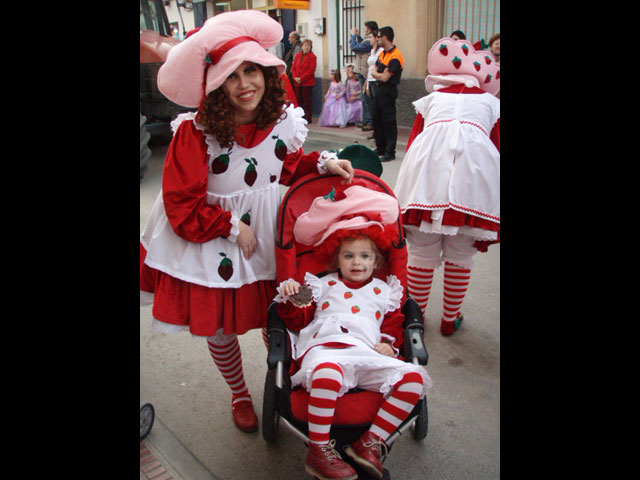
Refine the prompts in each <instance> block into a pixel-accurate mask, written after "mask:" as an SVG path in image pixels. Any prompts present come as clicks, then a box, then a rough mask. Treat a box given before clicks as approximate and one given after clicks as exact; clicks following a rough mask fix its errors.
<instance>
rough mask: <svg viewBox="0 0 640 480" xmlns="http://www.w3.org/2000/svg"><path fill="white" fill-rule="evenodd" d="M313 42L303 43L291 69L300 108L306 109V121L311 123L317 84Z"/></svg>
mask: <svg viewBox="0 0 640 480" xmlns="http://www.w3.org/2000/svg"><path fill="white" fill-rule="evenodd" d="M312 48H313V42H311V40H305V41H304V42H302V51H301V52H300V53H298V55H296V58H295V59H294V60H293V66H292V67H291V76H292V77H293V82H294V84H293V89H294V91H295V93H296V99H297V100H298V106H300V107H302V108H303V109H304V119H305V120H306V121H307V122H309V123H311V114H312V110H313V99H312V97H311V92H312V91H313V87H314V86H315V84H316V79H315V72H316V56H315V54H314V53H313V52H312V51H311V49H312Z"/></svg>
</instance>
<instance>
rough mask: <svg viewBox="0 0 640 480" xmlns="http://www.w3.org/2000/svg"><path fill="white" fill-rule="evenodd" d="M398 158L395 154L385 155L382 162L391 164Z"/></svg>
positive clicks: (381, 159) (381, 158)
mask: <svg viewBox="0 0 640 480" xmlns="http://www.w3.org/2000/svg"><path fill="white" fill-rule="evenodd" d="M395 159H396V156H395V154H394V153H385V154H384V155H382V156H381V157H380V161H381V162H390V161H391V160H395Z"/></svg>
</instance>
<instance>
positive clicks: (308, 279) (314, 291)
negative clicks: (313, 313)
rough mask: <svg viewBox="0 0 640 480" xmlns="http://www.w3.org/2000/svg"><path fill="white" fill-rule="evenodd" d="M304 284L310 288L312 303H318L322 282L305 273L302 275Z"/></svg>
mask: <svg viewBox="0 0 640 480" xmlns="http://www.w3.org/2000/svg"><path fill="white" fill-rule="evenodd" d="M304 283H306V284H307V285H309V286H310V287H311V296H312V297H313V301H314V302H316V303H318V300H320V291H321V289H322V280H321V279H320V278H319V277H316V276H315V275H314V274H312V273H309V272H307V273H306V274H305V275H304Z"/></svg>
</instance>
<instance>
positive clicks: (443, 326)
mask: <svg viewBox="0 0 640 480" xmlns="http://www.w3.org/2000/svg"><path fill="white" fill-rule="evenodd" d="M462 320H464V316H463V315H462V314H461V313H458V317H457V318H456V319H455V320H454V321H453V322H445V321H444V319H443V320H441V321H440V333H441V334H442V335H444V336H445V337H449V336H451V335H453V334H454V333H455V332H457V331H458V329H459V328H460V324H461V323H462Z"/></svg>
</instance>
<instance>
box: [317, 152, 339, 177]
mask: <svg viewBox="0 0 640 480" xmlns="http://www.w3.org/2000/svg"><path fill="white" fill-rule="evenodd" d="M329 160H339V158H338V155H336V152H328V151H326V150H324V151H323V152H322V153H321V154H320V157H318V172H319V173H320V174H321V175H325V174H326V173H328V172H329V169H328V168H327V162H328V161H329Z"/></svg>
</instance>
